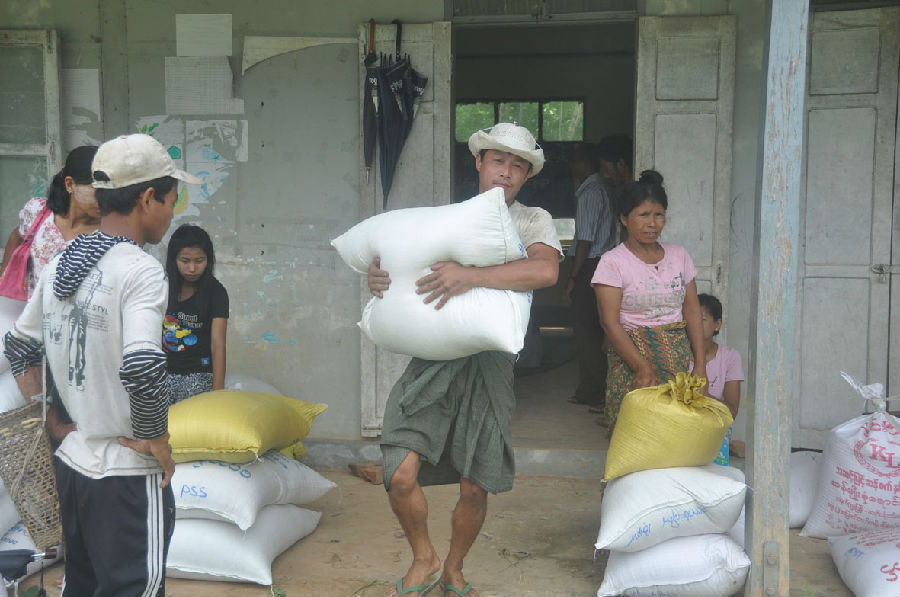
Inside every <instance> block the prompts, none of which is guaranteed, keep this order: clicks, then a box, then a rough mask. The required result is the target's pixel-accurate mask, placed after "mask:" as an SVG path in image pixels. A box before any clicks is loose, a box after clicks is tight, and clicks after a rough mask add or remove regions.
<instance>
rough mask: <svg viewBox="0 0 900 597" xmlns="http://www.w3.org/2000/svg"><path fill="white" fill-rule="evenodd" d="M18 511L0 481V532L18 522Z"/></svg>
mask: <svg viewBox="0 0 900 597" xmlns="http://www.w3.org/2000/svg"><path fill="white" fill-rule="evenodd" d="M20 518H21V517H20V516H19V511H18V510H16V505H15V504H14V503H13V501H12V497H10V495H9V492H8V491H6V486H5V485H3V481H0V533H5V532H6V531H7V530H8V529H10V528H12V527H14V526H15V525H17V524H19V519H20Z"/></svg>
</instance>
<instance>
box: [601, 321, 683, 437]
mask: <svg viewBox="0 0 900 597" xmlns="http://www.w3.org/2000/svg"><path fill="white" fill-rule="evenodd" d="M628 337H629V338H631V341H632V343H633V344H634V346H635V348H637V349H638V352H639V353H640V354H641V356H642V357H643V358H644V359H646V360H647V362H648V363H650V366H651V367H652V368H653V372H654V373H655V374H656V377H658V378H659V381H660V383H666V381H668V380H669V379H674V378H675V375H676V374H677V373H679V372H682V371H687V370H688V365H689V364H690V360H691V343H690V342H689V341H688V337H687V327H686V325H685V323H684V322H683V321H679V322H677V323H670V324H668V325H661V326H657V327H653V328H637V329H633V330H628ZM608 354H609V357H608V360H609V367H608V368H607V373H606V416H607V417H608V418H609V435H610V437H612V432H613V428H614V427H615V425H616V419H617V418H618V416H619V407H620V406H621V404H622V400H624V399H625V394H627V393H628V392H630V391H632V390H635V389H637V388H635V387H634V371H632V370H631V367H629V366H628V364H627V363H626V362H625V361H624V359H622V357H621V356H619V353H618V352H616V349H615V348H612V347H610V349H609V353H608Z"/></svg>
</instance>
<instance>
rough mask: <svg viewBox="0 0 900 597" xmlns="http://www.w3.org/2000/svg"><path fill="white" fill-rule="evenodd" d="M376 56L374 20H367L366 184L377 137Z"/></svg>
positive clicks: (364, 109)
mask: <svg viewBox="0 0 900 597" xmlns="http://www.w3.org/2000/svg"><path fill="white" fill-rule="evenodd" d="M377 63H378V56H377V55H376V54H375V19H369V53H368V54H366V57H365V59H364V60H363V64H364V65H365V66H366V86H365V97H364V98H363V158H364V161H365V164H366V184H368V183H369V171H370V170H371V169H372V160H374V159H375V140H376V137H377V130H376V127H377V126H378V125H377V122H376V114H377V112H378V73H377V72H376V71H377V70H378V64H377Z"/></svg>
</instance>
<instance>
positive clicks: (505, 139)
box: [469, 122, 544, 176]
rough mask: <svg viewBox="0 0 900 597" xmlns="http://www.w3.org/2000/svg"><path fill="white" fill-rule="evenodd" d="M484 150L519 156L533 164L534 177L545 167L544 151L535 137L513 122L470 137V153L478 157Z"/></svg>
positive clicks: (500, 123)
mask: <svg viewBox="0 0 900 597" xmlns="http://www.w3.org/2000/svg"><path fill="white" fill-rule="evenodd" d="M484 149H496V150H497V151H506V152H508V153H511V154H513V155H517V156H519V157H520V158H522V159H523V160H526V161H527V162H528V163H530V164H531V170H532V173H531V175H532V176H536V175H537V173H538V172H540V171H541V168H543V167H544V150H543V149H541V147H540V145H538V144H537V142H536V141H535V140H534V135H532V134H531V132H530V131H529V130H528V129H527V128H525V127H524V126H519V125H518V124H515V123H513V122H498V123H497V124H495V125H494V126H492V127H491V128H489V129H483V130H480V131H475V132H474V133H472V136H471V137H469V151H471V152H472V155H478V154H479V153H480V152H481V151H482V150H484Z"/></svg>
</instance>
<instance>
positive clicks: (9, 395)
mask: <svg viewBox="0 0 900 597" xmlns="http://www.w3.org/2000/svg"><path fill="white" fill-rule="evenodd" d="M0 298H2V297H0ZM0 345H2V343H0ZM0 352H2V351H0ZM7 362H8V361H7ZM25 404H27V403H26V402H25V398H23V397H22V392H21V391H20V390H19V384H17V383H16V378H15V377H13V374H12V371H10V370H9V369H7V370H6V371H4V372H3V373H0V413H5V412H9V411H11V410H12V409H14V408H19V407H20V406H25Z"/></svg>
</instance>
